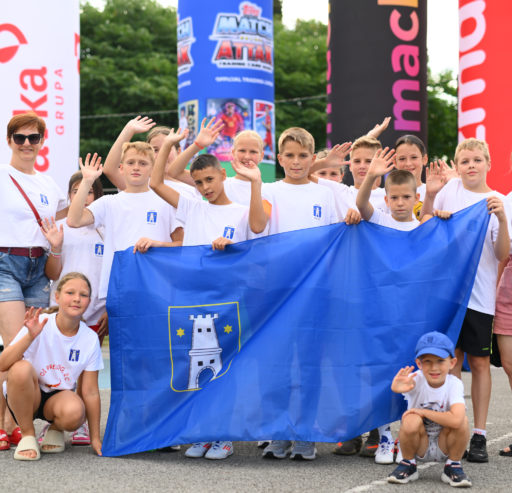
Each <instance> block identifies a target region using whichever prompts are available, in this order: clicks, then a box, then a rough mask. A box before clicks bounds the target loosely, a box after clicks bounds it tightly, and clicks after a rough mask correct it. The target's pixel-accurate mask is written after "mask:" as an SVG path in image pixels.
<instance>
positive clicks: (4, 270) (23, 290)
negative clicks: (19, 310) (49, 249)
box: [0, 252, 50, 308]
mask: <svg viewBox="0 0 512 493" xmlns="http://www.w3.org/2000/svg"><path fill="white" fill-rule="evenodd" d="M46 258H47V256H46V255H43V256H41V257H38V258H29V257H22V256H19V255H11V254H9V253H3V252H0V302H2V301H23V302H24V303H25V306H35V307H37V308H46V307H47V306H48V304H49V303H50V281H49V279H48V278H47V277H46V276H45V274H44V267H45V265H46Z"/></svg>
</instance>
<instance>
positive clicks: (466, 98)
mask: <svg viewBox="0 0 512 493" xmlns="http://www.w3.org/2000/svg"><path fill="white" fill-rule="evenodd" d="M485 8H486V4H485V1H484V0H475V1H473V2H469V3H467V4H466V5H464V6H462V7H460V8H459V23H460V43H459V47H460V53H461V55H460V58H459V141H460V140H464V139H465V138H466V137H465V136H464V133H463V132H462V130H461V129H463V128H464V127H466V126H469V125H476V128H475V132H474V136H475V137H476V138H477V139H482V140H485V138H486V129H485V125H484V124H483V123H484V120H485V116H486V113H485V109H484V108H482V107H480V106H478V105H476V104H475V103H474V102H473V104H472V99H471V98H472V96H476V95H479V94H482V93H483V92H484V91H485V87H486V83H485V80H484V79H482V78H480V77H477V78H474V79H469V77H470V74H468V71H469V70H470V69H471V68H473V67H477V66H478V65H481V64H482V63H484V61H485V58H486V54H485V51H483V50H482V49H475V48H476V47H477V46H478V45H479V44H480V42H481V41H482V39H483V37H484V35H485V32H486V22H485V16H484V11H485ZM463 32H464V34H463ZM479 73H480V74H482V73H483V71H481V72H479ZM468 79H469V80H468Z"/></svg>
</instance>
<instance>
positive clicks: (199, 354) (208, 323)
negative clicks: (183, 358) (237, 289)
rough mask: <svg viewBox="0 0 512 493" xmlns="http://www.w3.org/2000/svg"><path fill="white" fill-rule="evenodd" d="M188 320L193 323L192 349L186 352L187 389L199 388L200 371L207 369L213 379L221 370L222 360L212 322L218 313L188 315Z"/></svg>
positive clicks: (220, 349)
mask: <svg viewBox="0 0 512 493" xmlns="http://www.w3.org/2000/svg"><path fill="white" fill-rule="evenodd" d="M188 318H189V320H193V321H194V325H193V327H192V347H191V349H190V351H189V352H188V354H189V356H190V369H189V376H188V388H189V389H198V388H199V376H200V374H201V372H202V371H204V370H206V369H209V370H211V371H212V372H213V378H215V377H216V376H217V375H218V374H219V373H220V370H221V368H222V359H221V357H220V353H221V352H222V348H221V347H219V339H218V338H217V331H216V330H215V323H214V320H215V319H216V318H219V314H218V313H214V314H208V315H205V316H203V315H197V316H196V317H195V316H194V315H189V317H188Z"/></svg>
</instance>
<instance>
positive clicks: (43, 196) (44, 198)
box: [39, 193, 48, 205]
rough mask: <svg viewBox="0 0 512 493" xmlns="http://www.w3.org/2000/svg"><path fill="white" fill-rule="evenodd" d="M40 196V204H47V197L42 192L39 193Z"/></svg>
mask: <svg viewBox="0 0 512 493" xmlns="http://www.w3.org/2000/svg"><path fill="white" fill-rule="evenodd" d="M39 195H40V197H41V204H43V205H48V197H47V196H46V195H45V194H44V193H40V194H39Z"/></svg>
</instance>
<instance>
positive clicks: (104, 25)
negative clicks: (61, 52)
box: [80, 0, 178, 156]
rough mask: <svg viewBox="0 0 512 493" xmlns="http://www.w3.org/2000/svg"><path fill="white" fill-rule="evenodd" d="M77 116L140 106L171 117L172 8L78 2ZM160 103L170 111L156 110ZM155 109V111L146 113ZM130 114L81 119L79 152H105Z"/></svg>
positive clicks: (135, 0)
mask: <svg viewBox="0 0 512 493" xmlns="http://www.w3.org/2000/svg"><path fill="white" fill-rule="evenodd" d="M80 30H81V65H80V69H81V77H80V93H81V96H80V105H81V114H82V115H95V116H101V115H109V114H119V113H131V112H138V111H144V112H145V114H146V115H149V116H154V117H155V118H156V117H157V119H158V122H159V123H162V124H168V125H172V126H174V125H175V123H176V121H177V113H176V111H175V110H174V109H175V108H177V104H178V102H177V101H178V100H177V87H176V74H177V64H176V10H175V9H171V8H165V7H162V6H161V5H160V4H159V3H157V2H156V1H155V0H107V2H106V4H105V8H104V10H98V9H96V8H95V7H93V6H91V5H89V4H84V5H82V8H81V15H80ZM163 108H166V109H170V108H172V109H173V112H172V113H168V114H160V113H159V111H160V110H161V109H163ZM152 112H156V113H152ZM129 118H131V117H130V116H122V117H121V116H120V117H111V118H90V119H89V118H85V119H82V120H81V130H80V153H81V155H84V154H85V153H86V152H91V151H96V152H98V153H100V155H102V156H106V154H107V152H108V150H109V148H110V146H111V145H112V142H113V141H114V140H115V138H116V136H117V134H118V133H119V131H120V130H121V128H122V126H123V125H124V123H125V122H126V121H127V120H128V119H129Z"/></svg>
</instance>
